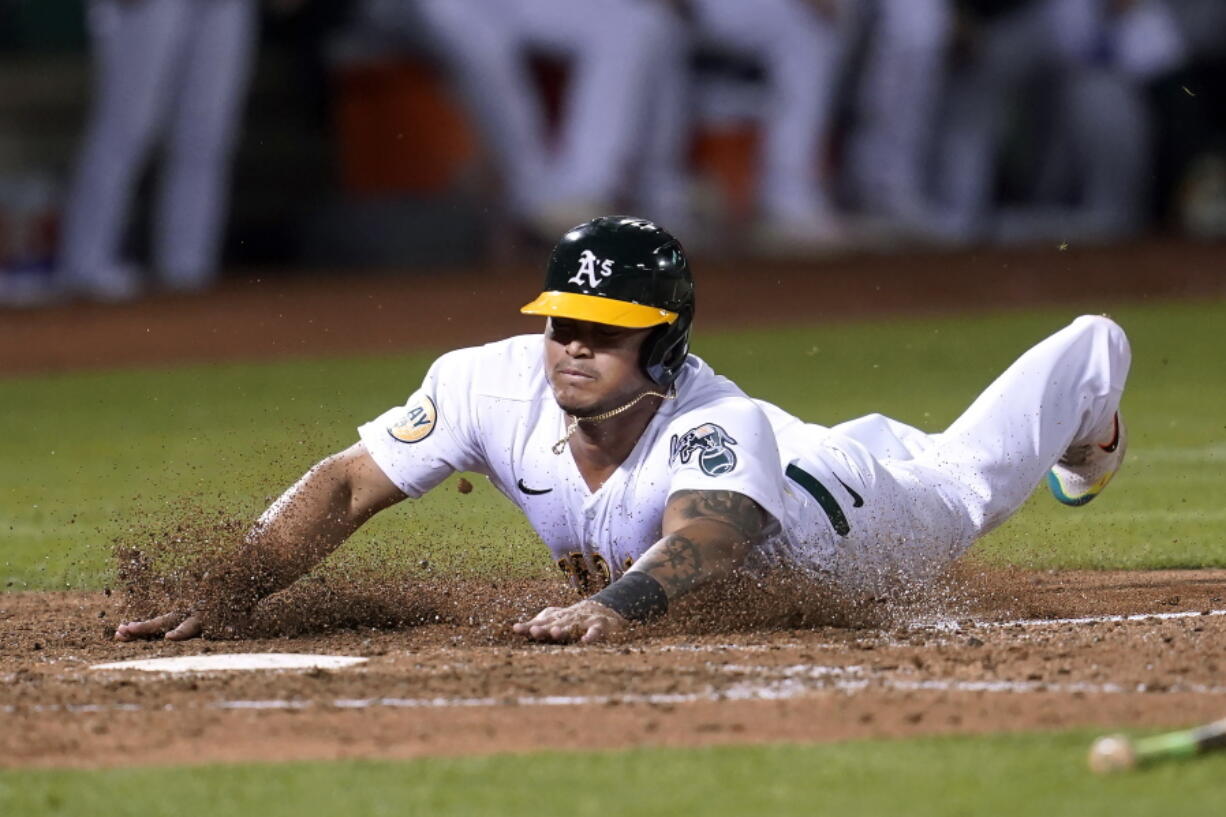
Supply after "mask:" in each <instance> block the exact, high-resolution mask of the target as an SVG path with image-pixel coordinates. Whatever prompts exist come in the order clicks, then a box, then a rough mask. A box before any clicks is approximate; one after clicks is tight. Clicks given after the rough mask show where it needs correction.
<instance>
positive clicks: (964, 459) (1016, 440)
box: [359, 316, 1130, 592]
mask: <svg viewBox="0 0 1226 817" xmlns="http://www.w3.org/2000/svg"><path fill="white" fill-rule="evenodd" d="M543 343H544V341H543V339H542V337H541V336H540V335H523V336H519V337H514V338H510V339H508V340H504V341H499V342H497V343H491V344H488V345H486V346H481V347H476V348H471V349H461V350H459V351H455V352H450V353H448V354H446V355H443V356H442V357H441V358H439V359H438V360H437V361H436V362H435V363H434V365H433V366H431V368H430V370H429V372H428V373H427V374H426V378H425V381H424V383H423V384H422V387H421V389H419V390H418V391H417V392H415V393H414V394H413V395H412V396H411V397H410V398H409V399H408V402H407V403H406V404H405V405H403V406H398V407H396V408H393V409H390V410H389V411H387V412H385V413H383V414H382V415H380V416H379V417H377V418H376V419H374V420H372V421H371V422H369V423H367V424H365V425H363V426H362V427H361V428H360V429H359V434H360V435H361V438H362V441H363V443H364V444H365V447H366V450H367V451H368V452H369V454H370V456H371V457H372V458H373V459H374V461H375V462H376V463H377V464H378V465H379V467H380V468H381V469H382V470H383V471H384V473H386V474H387V476H388V477H389V478H390V479H391V480H392V482H394V483H395V484H396V485H397V486H398V487H399V488H400V489H401V490H402V491H404V492H405V493H406V494H408V495H409V496H410V497H419V496H421V495H422V494H424V493H425V492H426V491H428V490H430V489H431V488H433V487H434V486H435V485H438V484H439V483H440V482H442V481H443V480H444V479H445V478H446V477H447V476H448V475H450V474H451V473H453V472H455V471H473V472H476V473H480V474H485V475H486V476H488V477H489V479H490V481H491V482H492V483H493V484H494V485H495V486H496V487H497V488H498V490H500V491H501V492H502V493H503V494H505V495H506V496H507V497H508V498H509V499H510V500H511V501H512V502H514V503H515V504H516V505H517V506H519V508H521V509H522V510H523V512H524V514H525V515H526V516H527V517H528V520H529V522H531V524H532V527H533V528H534V529H535V530H536V532H537V533H538V534H539V535H540V537H541V539H542V540H544V542H545V544H546V545H548V546H549V549H550V551H551V552H552V554H553V557H554V559H555V560H557V562H558V564H559V566H560V567H562V568H563V569H564V570H565V571H566V572H567V573H569V574H570V575H571V576H572V578H573V579H576V580H579V579H583V578H585V577H586V578H593V577H595V578H598V580H599V581H600V582H601V583H603V582H607V581H611V580H613V579H616V578H617V577H619V576H620V575H622V574H623V573H624V572H625V571H626V569H627V568H628V567H629V566H630V565H631V564H633V563H634V561H635V560H636V559H638V558H639V557H640V556H641V555H642V554H643V553H644V552H645V551H646V550H647V549H648V548H649V547H651V545H652V544H654V543H655V542H656V541H657V540H658V539H659V538H660V536H661V521H662V519H663V515H664V506H665V504H666V503H667V501H668V498H669V497H670V496H671V495H672V494H673V493H675V492H677V491H683V490H699V491H702V490H709V491H735V492H737V493H740V494H744V495H745V496H748V497H750V498H751V499H753V500H754V501H755V502H757V503H758V504H759V505H761V506H762V508H763V509H764V510H765V511H766V513H767V514H769V515H770V522H769V524H768V527H767V536H766V538H765V539H764V541H763V542H762V543H761V544H760V545H759V546H758V547H757V548H756V549H755V550H754V552H753V553H752V554H751V556H750V557H749V559H748V561H747V565H746V567H748V568H749V569H750V570H755V571H756V570H761V569H763V568H765V567H766V566H768V565H770V564H773V563H785V564H789V565H792V566H797V567H800V568H803V569H808V570H814V571H818V572H820V573H821V574H823V575H827V576H830V577H831V578H832V579H833V580H834V581H835V582H837V583H838V584H840V585H842V586H844V587H847V588H851V589H857V590H867V591H871V592H877V591H882V590H885V589H886V588H889V587H892V586H895V585H896V584H897V582H898V581H899V580H903V581H923V580H925V579H928V578H930V577H931V576H933V575H934V574H936V573H938V572H939V571H940V570H941V569H943V568H944V567H945V566H946V565H947V564H949V562H950V561H952V560H953V559H955V558H957V557H958V556H959V555H961V553H962V552H963V551H965V550H966V548H967V547H969V546H970V544H971V543H972V542H973V541H974V539H975V538H976V537H977V536H979V535H981V534H982V533H984V532H986V531H988V530H991V529H992V528H993V527H995V526H997V525H999V524H1000V523H1001V522H1003V521H1004V520H1005V519H1006V518H1008V516H1009V515H1010V514H1012V513H1013V512H1014V511H1015V510H1017V509H1018V508H1019V507H1020V506H1021V505H1022V503H1023V502H1025V500H1026V498H1027V497H1028V496H1029V495H1030V492H1031V491H1032V490H1033V489H1034V487H1035V485H1037V484H1038V483H1039V481H1040V480H1041V479H1042V478H1043V477H1044V475H1045V474H1046V473H1047V470H1048V469H1049V468H1050V467H1051V466H1052V465H1053V464H1054V463H1055V462H1056V460H1057V459H1059V457H1060V456H1061V455H1062V454H1063V453H1064V452H1065V451H1066V450H1067V449H1068V447H1069V446H1070V445H1071V444H1073V443H1076V442H1081V441H1093V440H1095V439H1097V437H1096V435H1098V434H1100V433H1102V430H1103V429H1108V428H1110V427H1111V424H1112V418H1113V416H1114V414H1115V412H1116V410H1117V409H1118V406H1119V398H1120V395H1121V393H1122V392H1123V387H1124V381H1125V378H1126V376H1127V373H1128V365H1129V361H1130V354H1129V348H1128V342H1127V339H1126V338H1125V336H1124V333H1123V331H1122V330H1121V329H1120V328H1119V327H1118V326H1117V325H1116V324H1115V323H1113V322H1112V321H1110V320H1109V319H1107V318H1103V317H1099V316H1086V317H1082V318H1079V319H1078V320H1076V321H1074V322H1073V323H1072V324H1071V325H1069V326H1068V327H1066V328H1064V329H1063V330H1061V331H1060V332H1057V333H1056V334H1054V335H1052V336H1051V337H1049V338H1047V339H1046V340H1044V341H1043V342H1042V343H1040V344H1038V345H1037V346H1035V347H1034V348H1032V349H1031V350H1030V351H1028V352H1027V353H1026V354H1025V355H1023V356H1022V357H1021V358H1019V359H1018V360H1017V361H1016V362H1015V363H1014V364H1013V365H1012V366H1010V367H1009V369H1008V370H1007V371H1006V372H1005V373H1004V374H1003V375H1001V376H1000V377H999V378H997V380H996V381H995V382H994V383H993V384H992V385H991V386H989V387H988V389H987V390H986V391H984V392H983V394H981V395H980V396H979V398H978V399H977V400H976V401H975V402H974V403H973V404H972V405H971V407H970V408H969V409H968V410H967V411H966V412H965V413H964V414H963V415H962V416H961V417H960V418H958V420H956V421H955V422H954V423H953V424H952V425H951V426H950V427H949V428H948V429H946V430H945V431H944V432H942V433H940V434H927V433H924V432H922V431H919V430H918V429H915V428H912V427H911V426H907V425H904V424H903V423H900V422H897V421H895V420H891V419H888V418H886V417H883V416H881V415H879V414H873V415H869V416H867V417H861V418H859V419H856V420H851V421H849V422H846V423H842V424H840V425H837V426H835V427H833V428H826V427H823V426H819V425H814V424H811V423H805V422H802V421H801V420H799V419H797V418H796V417H794V416H792V415H790V414H788V413H787V412H785V411H783V410H782V409H779V408H778V407H776V406H773V405H771V404H770V403H766V402H763V401H761V400H755V399H752V398H750V397H748V396H747V395H746V394H745V393H744V392H742V391H741V390H740V389H739V388H738V387H737V386H736V384H734V383H732V382H731V381H729V380H728V379H726V378H724V377H721V376H719V375H717V374H715V372H714V371H712V370H711V368H710V367H709V366H707V365H706V364H705V363H703V362H702V360H700V359H699V358H697V357H695V356H693V355H691V356H690V357H689V359H688V360H687V361H686V363H685V365H684V366H683V367H682V370H681V373H680V375H679V376H678V378H677V381H676V391H677V396H676V399H674V400H670V401H666V402H664V403H663V404H662V405H661V407H660V409H659V410H658V411H657V412H656V414H655V416H654V417H653V418H652V420H651V422H650V423H649V424H648V426H647V429H646V430H645V431H644V432H643V435H642V437H641V438H640V439H639V441H638V444H637V445H636V446H635V448H634V450H633V451H631V452H630V455H629V456H628V457H627V458H626V461H625V462H623V463H622V464H621V466H620V467H619V468H618V469H617V470H616V471H615V472H614V473H613V475H612V476H611V477H609V479H608V481H607V482H605V484H604V485H602V486H601V487H600V488H599V490H597V491H595V492H593V491H590V490H589V489H588V487H587V484H586V483H585V482H584V480H583V477H582V476H581V475H580V474H579V470H578V468H577V466H576V465H575V461H574V458H573V457H572V456H571V453H570V451H569V449H565V450H563V452H562V454H561V455H557V454H554V453H553V450H552V449H553V446H554V444H555V443H557V442H558V440H560V439H562V437H563V436H564V434H565V433H566V425H567V417H566V415H565V413H564V412H563V411H562V409H561V408H559V406H558V404H557V402H556V401H555V400H554V396H553V392H552V390H551V389H550V386H549V383H548V381H547V380H546V377H545V372H544V367H543V357H544V348H543Z"/></svg>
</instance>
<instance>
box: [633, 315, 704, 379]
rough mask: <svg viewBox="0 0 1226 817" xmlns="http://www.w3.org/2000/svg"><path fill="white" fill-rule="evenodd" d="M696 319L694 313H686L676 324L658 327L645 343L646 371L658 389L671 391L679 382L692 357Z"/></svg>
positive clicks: (644, 369) (643, 359) (680, 316)
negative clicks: (685, 366)
mask: <svg viewBox="0 0 1226 817" xmlns="http://www.w3.org/2000/svg"><path fill="white" fill-rule="evenodd" d="M693 319H694V318H693V313H692V312H691V311H689V310H687V311H685V312H683V313H681V314H680V315H679V316H678V317H677V320H676V321H674V322H673V323H671V324H662V325H661V326H658V327H656V328H655V329H654V330H652V332H651V334H650V335H648V336H647V339H646V340H644V341H643V352H642V358H641V360H642V366H643V371H644V372H646V373H647V376H648V377H649V378H651V379H652V381H654V382H655V383H656V384H657V385H659V386H664V387H668V386H671V385H672V383H673V381H674V380H676V379H677V375H678V373H680V371H681V366H682V364H684V363H685V359H686V357H687V356H688V355H689V353H690V325H691V322H692V321H693Z"/></svg>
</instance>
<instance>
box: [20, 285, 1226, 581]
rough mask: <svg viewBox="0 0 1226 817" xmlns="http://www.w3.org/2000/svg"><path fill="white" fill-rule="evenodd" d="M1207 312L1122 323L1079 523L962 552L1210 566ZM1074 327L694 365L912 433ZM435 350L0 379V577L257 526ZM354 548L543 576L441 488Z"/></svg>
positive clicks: (1028, 320)
mask: <svg viewBox="0 0 1226 817" xmlns="http://www.w3.org/2000/svg"><path fill="white" fill-rule="evenodd" d="M1221 313H1222V304H1221V303H1215V302H1208V303H1168V304H1158V305H1151V306H1132V307H1127V308H1122V309H1118V310H1116V311H1115V316H1116V317H1117V319H1119V320H1120V322H1121V323H1122V324H1123V325H1124V326H1125V328H1126V329H1127V330H1128V332H1129V335H1130V337H1131V339H1132V343H1133V349H1134V353H1135V360H1134V364H1133V370H1132V375H1131V379H1130V385H1129V389H1128V392H1127V394H1126V395H1125V402H1124V406H1125V410H1126V413H1127V416H1128V420H1129V425H1130V428H1131V431H1132V437H1131V448H1130V451H1129V458H1128V465H1127V468H1126V470H1125V471H1124V472H1123V473H1122V475H1121V477H1120V478H1119V479H1118V480H1117V481H1116V482H1115V483H1114V484H1113V485H1112V486H1111V488H1110V489H1109V491H1108V492H1107V494H1106V495H1104V497H1103V498H1102V499H1100V500H1098V501H1096V502H1095V503H1094V504H1092V505H1090V506H1087V507H1086V508H1083V509H1078V510H1070V509H1066V508H1063V507H1061V506H1058V505H1057V504H1056V503H1054V502H1053V501H1052V500H1051V499H1050V498H1049V497H1047V496H1046V494H1045V491H1040V492H1038V495H1036V497H1035V498H1033V499H1032V501H1031V503H1030V506H1029V507H1027V508H1026V509H1024V510H1023V512H1022V513H1021V514H1019V515H1018V516H1017V517H1015V518H1014V519H1013V520H1012V521H1010V522H1009V523H1008V524H1007V525H1005V526H1004V527H1003V528H1001V529H1000V530H999V531H997V532H996V533H995V534H993V535H992V536H991V537H990V538H989V539H988V540H986V541H984V542H983V543H981V544H980V545H979V546H978V547H977V552H978V553H979V554H980V555H981V556H982V557H983V558H985V559H987V560H988V561H991V562H996V563H1010V564H1019V565H1023V566H1027V567H1036V568H1049V567H1091V568H1112V567H1120V568H1152V567H1197V566H1207V565H1213V566H1222V565H1226V536H1224V535H1223V533H1224V532H1226V510H1224V509H1223V505H1222V502H1221V495H1222V490H1223V488H1224V487H1226V467H1224V466H1226V433H1224V431H1226V414H1224V413H1223V410H1222V406H1223V405H1226V367H1224V366H1223V365H1222V363H1221V348H1222V333H1221V330H1220V329H1219V326H1220V322H1221ZM1074 316H1075V313H1073V312H1071V311H1069V310H1044V311H1030V312H1022V313H1011V314H1006V315H991V316H980V317H975V318H967V319H959V320H952V319H905V320H904V319H894V320H890V321H888V322H878V323H857V324H828V325H815V326H805V327H790V328H786V329H780V330H755V331H746V332H735V333H731V332H729V333H713V332H705V331H704V330H703V328H702V326H701V325H699V327H698V334H697V342H696V345H695V346H696V351H697V352H698V353H699V354H700V355H702V356H703V357H705V358H706V359H707V360H708V361H709V362H711V363H712V364H713V365H714V366H715V367H716V368H717V369H718V370H719V371H721V372H723V373H725V374H727V375H729V376H730V377H732V378H733V379H734V380H736V381H737V382H738V383H740V384H741V385H742V386H743V387H744V388H745V389H746V391H748V392H749V393H751V394H753V395H755V396H760V397H763V398H765V399H768V400H772V401H773V402H776V403H778V404H780V405H782V406H783V407H785V408H788V409H790V410H792V411H794V412H796V413H797V414H799V415H800V416H802V417H804V418H805V419H807V420H811V421H814V422H819V423H823V424H827V425H830V424H834V423H836V422H839V421H841V420H844V419H848V418H851V417H855V416H859V415H862V414H866V413H870V412H878V411H879V412H882V413H884V414H888V415H890V416H894V417H896V418H898V419H900V420H903V421H905V422H909V423H911V424H913V425H917V426H919V427H921V428H924V429H928V430H938V429H940V428H942V427H943V426H944V425H946V424H947V423H948V422H949V421H950V420H952V419H953V418H954V417H955V416H957V414H958V412H959V411H961V409H962V408H964V407H965V406H966V405H967V404H968V403H969V402H970V401H971V400H972V399H973V398H974V396H975V395H976V394H977V393H978V392H979V391H980V390H981V389H982V388H983V387H984V386H985V385H986V384H987V383H988V382H989V381H990V380H991V379H992V378H993V377H994V376H995V375H996V374H997V373H999V371H1000V370H1001V369H1003V368H1004V367H1005V366H1007V365H1008V364H1009V362H1010V361H1011V360H1013V358H1015V357H1016V356H1017V355H1018V354H1020V353H1021V352H1022V351H1024V350H1025V349H1026V348H1027V347H1029V346H1030V345H1032V344H1033V343H1035V342H1036V341H1038V340H1039V339H1041V338H1042V337H1044V336H1046V335H1047V334H1049V333H1050V332H1052V331H1054V330H1055V329H1057V328H1059V327H1060V326H1062V325H1063V324H1064V323H1066V322H1067V321H1068V320H1070V319H1071V318H1072V317H1074ZM433 357H434V353H429V354H415V355H405V356H401V357H394V358H389V357H361V358H345V359H320V360H309V361H296V362H280V363H264V364H244V365H225V366H197V367H184V368H178V369H171V370H147V371H146V370H140V371H124V372H113V373H80V374H65V375H54V376H37V377H18V378H10V379H6V380H0V406H3V409H2V410H0V440H3V448H2V449H0V579H2V580H3V581H4V583H5V584H6V585H8V586H9V587H11V588H15V589H21V588H62V587H65V586H74V587H75V586H87V587H94V586H99V585H100V584H102V583H103V582H105V581H106V580H107V572H106V571H107V563H108V553H109V546H110V545H109V543H110V541H111V540H112V539H113V538H114V537H115V536H116V535H118V534H120V533H121V532H122V531H123V530H125V529H134V530H138V531H139V530H140V529H142V528H144V527H149V526H150V525H152V524H154V522H155V521H156V520H158V519H166V518H170V517H173V516H174V514H176V513H177V512H178V510H177V506H178V503H179V502H180V501H181V500H182V498H183V497H188V498H189V499H190V501H191V502H193V503H197V504H200V505H202V506H204V507H208V508H227V509H231V510H232V511H233V512H234V513H235V514H237V515H239V516H248V517H250V516H254V515H255V514H257V513H258V512H259V510H260V509H261V508H262V507H263V505H264V504H265V502H266V501H267V500H268V499H270V498H271V497H273V496H275V495H276V494H278V493H280V491H281V490H282V489H283V488H284V486H286V485H288V484H289V483H291V482H292V481H293V480H294V479H296V478H297V477H298V475H299V474H300V473H301V472H302V471H304V470H305V469H306V468H307V467H308V466H309V465H310V464H311V463H313V462H315V461H316V460H318V459H319V458H321V457H323V456H325V455H326V454H328V453H331V452H332V451H335V450H337V449H339V448H341V447H343V446H345V445H347V444H349V443H350V442H352V441H353V440H354V439H355V433H354V427H355V426H356V425H357V424H358V423H359V422H362V421H364V420H366V419H369V418H370V417H373V416H375V415H376V414H378V413H379V412H380V411H382V410H383V409H384V408H386V407H388V406H390V405H393V404H395V403H398V402H400V401H401V400H403V399H404V397H405V396H407V395H408V394H409V393H410V392H411V391H413V390H414V388H415V387H416V385H417V383H418V382H419V381H420V378H421V376H422V374H423V373H424V371H425V369H426V367H427V366H428V365H429V363H430V361H431V359H432V358H433ZM356 540H357V541H356V543H355V547H359V548H372V547H381V548H387V547H391V546H393V545H394V546H395V547H397V548H402V549H405V550H407V551H408V552H412V553H420V554H421V555H423V556H425V557H428V558H432V559H435V560H439V559H440V558H441V559H442V560H443V561H446V560H447V558H451V560H452V561H455V562H459V563H461V564H466V565H469V566H470V567H472V568H473V569H477V570H480V569H483V568H482V566H483V565H491V564H493V565H497V569H498V570H499V571H504V570H506V569H508V567H507V566H508V565H510V566H511V568H510V569H514V570H518V571H522V572H525V573H530V572H533V571H538V570H541V571H543V570H546V569H548V564H547V560H546V559H543V558H541V550H540V549H539V548H540V546H539V544H537V542H536V540H535V536H534V535H533V534H532V532H531V530H530V529H529V528H528V527H527V525H526V524H525V523H524V522H523V521H522V519H521V518H520V517H519V516H518V514H517V512H516V511H515V509H514V508H513V507H512V506H511V505H510V503H508V502H506V501H505V500H503V499H502V498H501V497H499V496H497V494H496V492H495V491H494V490H493V489H492V488H491V487H490V486H489V485H488V484H487V483H485V482H484V481H478V482H477V490H476V491H474V492H473V493H472V494H470V495H468V496H460V495H459V494H458V493H457V492H456V491H455V490H454V489H453V485H451V484H450V483H449V484H447V485H445V486H444V487H443V488H441V489H440V490H437V491H435V492H434V493H432V494H431V495H430V496H428V497H427V498H426V499H425V500H423V501H421V502H418V503H405V504H404V505H402V506H399V507H397V508H396V509H393V510H392V511H390V512H388V513H386V514H384V515H382V516H381V517H380V518H377V519H375V520H374V521H373V522H372V523H371V524H370V525H369V526H368V527H367V528H366V529H364V530H363V531H361V532H360V533H359V534H358V536H357V537H356Z"/></svg>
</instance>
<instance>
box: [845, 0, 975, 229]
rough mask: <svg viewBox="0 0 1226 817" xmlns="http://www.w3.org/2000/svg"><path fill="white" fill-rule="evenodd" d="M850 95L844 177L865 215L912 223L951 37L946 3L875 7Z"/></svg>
mask: <svg viewBox="0 0 1226 817" xmlns="http://www.w3.org/2000/svg"><path fill="white" fill-rule="evenodd" d="M875 12H876V14H875V17H874V19H870V20H869V21H867V25H869V26H870V28H869V35H868V36H869V40H868V44H867V47H866V53H865V57H864V65H863V71H862V76H861V78H860V80H859V83H858V87H857V91H856V109H857V111H856V113H857V115H856V119H857V122H856V127H855V129H854V131H853V133H852V139H851V142H850V145H849V150H848V174H849V175H850V177H851V184H852V187H853V188H854V191H855V196H856V198H857V199H858V200H859V201H860V203H861V205H862V206H863V207H864V208H865V209H866V210H867V211H868V212H870V213H874V214H879V215H884V216H889V217H893V218H898V219H901V220H902V222H903V223H904V224H905V225H908V226H917V225H915V224H913V222H915V221H916V220H917V219H919V218H920V217H921V215H922V214H923V212H924V211H925V209H926V205H925V198H926V178H927V177H926V168H927V166H928V164H927V159H928V156H929V153H930V151H931V140H932V134H933V129H934V127H935V122H936V116H937V109H938V106H939V101H940V98H941V94H942V91H943V88H944V85H945V66H946V63H947V61H948V53H947V52H948V48H949V44H950V41H951V39H952V37H953V31H954V9H953V4H952V3H951V2H950V0H878V2H877V3H876V7H875Z"/></svg>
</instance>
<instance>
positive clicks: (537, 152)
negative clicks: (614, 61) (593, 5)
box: [418, 0, 546, 218]
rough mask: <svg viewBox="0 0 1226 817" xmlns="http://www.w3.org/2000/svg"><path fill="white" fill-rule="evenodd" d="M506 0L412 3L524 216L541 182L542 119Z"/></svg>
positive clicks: (424, 0)
mask: <svg viewBox="0 0 1226 817" xmlns="http://www.w3.org/2000/svg"><path fill="white" fill-rule="evenodd" d="M514 8H515V4H514V3H511V2H507V0H418V12H419V14H420V16H421V19H422V22H423V24H424V25H425V26H426V27H427V28H428V30H429V39H430V40H431V41H432V42H434V43H435V45H436V48H437V52H438V57H439V59H440V60H441V61H442V62H443V63H444V64H445V65H446V66H447V69H448V70H449V72H450V73H451V75H452V77H453V80H454V82H455V85H456V87H457V88H458V90H459V93H460V96H461V98H462V99H463V100H464V102H465V104H466V105H467V107H468V109H469V111H470V112H471V114H472V117H473V120H474V123H475V124H476V126H477V128H478V129H479V130H480V132H481V139H482V143H483V145H484V147H485V149H486V150H487V151H489V153H490V154H491V156H492V158H493V162H494V164H495V165H496V167H497V168H498V171H499V173H500V174H501V176H502V183H503V186H504V188H505V194H506V197H507V202H508V204H509V206H510V208H511V210H512V211H514V212H515V213H516V214H517V215H518V216H519V217H521V218H525V217H528V216H530V215H531V214H532V213H534V212H535V210H536V209H537V206H538V202H539V200H540V199H541V197H542V191H541V189H540V188H541V187H542V185H543V183H544V180H545V166H546V162H545V155H546V151H545V142H546V139H545V121H544V116H543V114H542V107H541V104H540V95H539V93H538V92H537V89H536V86H535V84H534V83H533V81H532V77H531V76H530V74H529V71H528V63H527V56H528V55H527V48H526V39H525V34H524V32H523V30H522V27H521V26H520V25H519V24H518V22H517V19H518V18H517V17H516V16H515V15H514V13H513V12H514Z"/></svg>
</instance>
